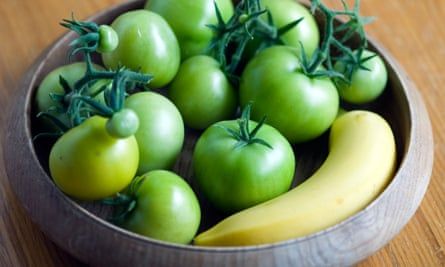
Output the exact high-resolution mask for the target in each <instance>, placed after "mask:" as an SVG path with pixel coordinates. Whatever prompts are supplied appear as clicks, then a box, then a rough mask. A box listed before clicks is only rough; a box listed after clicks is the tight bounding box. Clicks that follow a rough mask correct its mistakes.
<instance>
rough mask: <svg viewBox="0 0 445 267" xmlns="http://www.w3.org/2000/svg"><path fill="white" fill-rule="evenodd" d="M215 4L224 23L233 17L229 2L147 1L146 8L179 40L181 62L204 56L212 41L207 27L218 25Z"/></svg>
mask: <svg viewBox="0 0 445 267" xmlns="http://www.w3.org/2000/svg"><path fill="white" fill-rule="evenodd" d="M214 3H216V4H217V5H218V8H219V10H220V12H221V16H222V17H223V19H224V20H225V21H227V20H228V19H229V18H230V17H231V16H232V15H233V4H232V1H230V0H216V1H214V0H194V1H190V0H179V1H178V0H149V1H147V3H146V5H145V8H146V9H148V10H151V11H153V12H156V13H158V14H160V15H161V16H162V17H164V18H165V20H167V22H168V23H169V24H170V26H171V28H172V29H173V31H174V32H175V34H176V37H177V38H178V41H179V46H180V47H181V57H182V59H183V60H184V59H186V58H189V57H191V56H194V55H198V54H204V53H206V49H207V47H208V46H209V43H210V41H211V39H212V37H213V32H212V30H211V29H210V28H209V27H208V25H210V24H216V23H217V17H216V12H215V6H214Z"/></svg>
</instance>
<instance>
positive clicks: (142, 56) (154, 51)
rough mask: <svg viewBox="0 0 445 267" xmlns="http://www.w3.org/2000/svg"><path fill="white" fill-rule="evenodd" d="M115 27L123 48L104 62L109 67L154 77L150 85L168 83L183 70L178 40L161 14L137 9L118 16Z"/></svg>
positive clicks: (109, 55) (104, 58)
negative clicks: (125, 68)
mask: <svg viewBox="0 0 445 267" xmlns="http://www.w3.org/2000/svg"><path fill="white" fill-rule="evenodd" d="M111 27H112V28H113V29H114V30H115V31H116V32H117V35H118V37H119V45H118V46H117V48H116V49H115V50H113V51H112V52H109V53H103V54H102V59H103V62H104V64H105V66H106V67H107V68H111V69H116V68H118V67H120V66H125V67H127V68H130V69H132V70H135V71H141V72H142V73H146V74H151V75H153V80H152V81H151V82H150V86H152V87H153V88H159V87H162V86H164V85H166V84H168V83H169V82H170V81H171V80H172V79H173V77H174V76H175V75H176V72H177V71H178V68H179V63H180V50H179V45H178V41H177V39H176V37H175V34H174V33H173V31H172V29H171V28H170V26H169V25H168V23H167V22H166V21H165V20H164V19H163V18H162V17H161V16H159V15H158V14H156V13H153V12H150V11H147V10H134V11H129V12H126V13H124V14H122V15H120V16H119V17H117V18H116V19H115V20H114V21H113V23H112V24H111Z"/></svg>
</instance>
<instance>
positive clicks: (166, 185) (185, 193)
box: [122, 170, 201, 244]
mask: <svg viewBox="0 0 445 267" xmlns="http://www.w3.org/2000/svg"><path fill="white" fill-rule="evenodd" d="M142 179H143V181H142V182H141V184H140V186H139V187H138V188H137V189H136V192H135V197H136V208H135V209H134V210H133V211H132V212H131V213H130V215H129V217H128V218H127V219H126V220H125V221H124V222H123V224H122V226H123V227H124V228H125V229H128V230H130V231H132V232H135V233H138V234H141V235H145V236H148V237H151V238H155V239H160V240H163V241H168V242H173V243H180V244H187V243H189V242H190V241H191V240H192V239H193V238H194V236H195V234H196V232H197V231H198V227H199V224H200V221H201V209H200V207H199V202H198V199H197V197H196V195H195V193H194V192H193V190H192V189H191V188H190V186H189V185H188V184H187V182H185V181H184V180H183V179H182V178H181V177H179V176H178V175H176V174H174V173H172V172H169V171H164V170H157V171H151V172H148V173H146V174H144V175H143V177H142Z"/></svg>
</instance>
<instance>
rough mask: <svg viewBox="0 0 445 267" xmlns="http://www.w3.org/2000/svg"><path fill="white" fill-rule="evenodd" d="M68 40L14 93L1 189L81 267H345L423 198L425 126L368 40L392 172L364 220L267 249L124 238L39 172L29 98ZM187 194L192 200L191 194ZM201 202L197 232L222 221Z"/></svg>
mask: <svg viewBox="0 0 445 267" xmlns="http://www.w3.org/2000/svg"><path fill="white" fill-rule="evenodd" d="M143 3H144V1H143V0H136V1H129V2H125V3H123V4H120V5H118V6H115V7H112V8H110V9H108V10H106V11H104V12H101V13H99V14H97V15H95V16H94V17H93V18H91V20H93V21H96V22H98V23H111V21H112V20H113V19H114V18H115V17H117V16H118V15H119V14H121V13H123V12H125V11H127V10H131V9H136V8H141V7H142V6H143ZM74 37H75V35H74V34H73V33H68V34H65V35H64V36H62V37H61V38H60V39H59V40H57V41H56V42H55V43H54V44H53V45H52V46H51V47H50V48H49V49H47V50H46V51H45V52H44V53H43V54H42V55H41V56H40V57H39V58H38V59H37V60H36V62H35V63H34V64H33V65H32V66H31V67H30V69H29V71H28V72H27V73H26V75H25V76H24V77H23V81H22V82H21V84H20V86H19V88H18V89H17V95H16V98H15V99H13V101H14V102H15V104H14V105H12V106H13V107H14V110H12V112H11V114H10V119H9V125H8V127H7V129H8V131H7V132H6V133H5V135H4V136H5V137H4V140H3V141H4V145H3V147H4V151H3V153H4V159H5V166H6V171H7V174H8V177H9V180H10V183H11V185H12V187H13V189H14V191H15V193H16V195H17V196H18V198H19V199H20V200H21V202H22V204H23V206H24V207H25V209H26V210H27V211H28V213H29V215H30V216H31V218H32V219H33V221H34V222H35V223H36V224H37V225H38V226H39V227H40V228H41V230H42V231H43V232H44V233H45V234H46V235H47V236H48V237H49V238H50V239H51V240H53V241H54V242H55V243H56V244H57V245H58V246H60V247H61V248H62V249H64V250H66V251H68V252H69V253H71V254H72V255H73V256H74V257H76V258H78V259H80V260H81V261H83V262H85V263H87V264H91V265H100V266H139V265H141V266H142V265H144V266H157V267H161V266H197V267H198V266H243V267H246V266H267V267H270V266H281V267H284V266H297V265H299V266H337V265H341V266H345V265H351V264H354V263H356V262H358V261H360V260H362V259H364V258H366V257H368V256H369V255H371V254H373V253H375V252H376V251H377V250H379V249H380V248H381V247H383V246H384V245H385V244H386V243H387V242H389V241H390V240H391V239H392V238H393V237H394V236H395V235H396V234H397V233H398V232H399V231H400V230H401V229H402V228H403V227H404V226H405V224H406V223H407V222H408V220H409V219H410V218H411V217H412V216H413V214H414V212H415V211H416V209H417V208H418V206H419V204H420V202H421V200H422V198H423V196H424V193H425V191H426V189H427V186H428V182H429V179H430V175H431V169H432V162H433V140H432V132H431V125H430V121H429V118H428V114H427V112H426V109H425V106H424V104H423V102H422V99H421V96H420V95H419V93H418V91H417V90H416V88H415V86H414V85H413V83H411V81H410V80H409V78H408V77H407V76H406V74H405V73H404V72H403V71H402V70H401V68H400V67H399V66H398V64H397V63H396V62H395V61H394V59H392V57H391V56H390V55H389V53H388V52H387V51H386V50H385V49H384V48H382V47H381V46H379V45H378V44H377V43H376V42H375V41H372V40H370V48H371V49H372V50H374V51H376V52H377V53H379V54H380V55H381V56H382V57H383V59H384V61H385V63H386V65H387V68H388V72H389V83H388V87H387V89H386V90H385V93H384V95H383V96H382V97H380V98H379V99H378V101H376V102H375V103H373V104H372V105H370V106H367V107H366V108H367V109H370V110H374V111H376V112H378V113H380V114H381V115H383V116H384V117H385V118H386V119H387V120H388V121H389V123H390V125H391V127H392V129H393V131H394V134H395V136H396V142H397V152H398V167H397V172H396V174H395V175H394V178H393V180H392V182H391V183H390V184H389V185H388V187H387V188H386V190H385V191H384V192H383V193H382V194H381V195H380V196H379V197H378V198H377V199H376V200H375V201H373V202H372V203H371V204H370V205H369V206H367V207H366V208H365V209H364V210H362V211H360V212H359V213H357V214H355V215H354V216H352V217H350V218H348V219H346V220H344V221H343V222H341V223H339V224H337V225H335V226H332V227H330V228H328V229H325V230H323V231H320V232H318V233H315V234H312V235H309V236H306V237H302V238H297V239H292V240H288V241H285V242H279V243H274V244H267V245H260V246H246V247H216V248H215V247H211V248H207V247H198V246H193V245H176V244H171V243H167V242H162V241H158V240H154V239H150V238H146V237H143V236H140V235H138V234H134V233H131V232H128V231H126V230H123V229H121V228H119V227H117V226H115V225H113V224H111V223H108V222H107V221H106V220H104V219H103V218H104V217H105V216H106V213H107V210H106V209H103V208H102V207H101V206H100V205H95V204H85V203H78V202H75V201H74V200H72V199H70V198H69V197H67V196H66V195H64V194H63V193H62V192H61V191H60V190H59V189H58V188H57V187H56V186H55V185H54V184H53V182H52V180H51V178H50V177H49V175H48V172H47V157H48V153H49V144H44V143H41V142H36V143H35V142H33V141H32V136H33V134H35V126H34V124H33V121H34V119H33V118H34V115H35V114H33V109H32V106H33V97H34V93H35V90H36V87H37V86H38V85H39V83H40V82H41V80H42V79H43V77H44V76H45V75H46V74H47V73H48V72H49V71H51V70H52V69H54V68H55V67H57V66H60V65H63V64H66V58H67V57H66V55H67V49H68V43H69V42H70V41H71V40H72V39H73V38H74ZM197 136H199V132H196V131H191V130H187V138H186V143H185V145H184V149H183V153H182V154H181V156H180V158H179V159H178V162H177V164H176V166H175V171H176V172H178V173H179V174H180V175H181V176H182V177H184V178H186V179H187V180H188V181H189V182H190V183H191V184H192V187H193V186H194V185H193V183H192V170H191V168H190V162H191V153H192V149H193V145H194V142H195V141H196V138H197ZM325 147H326V136H322V137H321V138H319V139H318V140H316V141H314V142H311V143H310V144H306V145H300V146H296V147H295V150H296V155H297V160H298V164H297V165H298V167H297V170H296V173H297V175H296V177H295V181H296V182H301V180H303V179H305V178H306V177H308V176H309V175H310V174H311V173H312V172H313V171H314V170H315V169H316V168H317V167H318V166H319V164H320V163H321V162H322V161H323V159H324V157H325V156H326V153H327V151H326V149H325ZM195 191H196V190H195ZM200 200H201V206H202V212H203V221H202V225H201V229H200V231H202V230H203V229H206V228H208V227H209V226H210V225H212V224H214V223H215V222H217V221H218V220H220V219H221V218H222V216H221V215H220V214H218V213H217V212H215V211H213V210H212V209H211V208H210V207H209V205H208V204H207V203H206V202H205V200H203V199H200Z"/></svg>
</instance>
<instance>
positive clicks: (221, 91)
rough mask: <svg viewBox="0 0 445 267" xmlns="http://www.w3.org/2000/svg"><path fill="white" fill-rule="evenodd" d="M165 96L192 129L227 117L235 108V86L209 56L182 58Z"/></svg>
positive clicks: (232, 113)
mask: <svg viewBox="0 0 445 267" xmlns="http://www.w3.org/2000/svg"><path fill="white" fill-rule="evenodd" d="M168 96H169V98H170V99H171V100H172V101H173V103H175V105H176V106H177V107H178V109H179V111H180V112H181V114H182V116H183V118H184V121H185V124H186V125H187V126H189V127H191V128H195V129H205V128H207V127H208V126H210V125H211V124H213V123H215V122H217V121H221V120H225V119H229V118H230V117H231V116H233V115H234V114H235V112H236V108H237V94H236V93H235V90H234V89H233V87H232V85H231V84H230V82H229V80H228V79H227V77H226V76H225V74H224V72H223V71H222V70H221V69H220V65H219V63H218V62H217V61H216V60H215V59H213V58H212V57H209V56H203V55H200V56H194V57H191V58H189V59H187V60H186V61H184V62H183V63H182V64H181V67H180V68H179V71H178V74H177V75H176V77H175V79H174V80H173V82H172V83H171V85H170V87H169V89H168Z"/></svg>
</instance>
